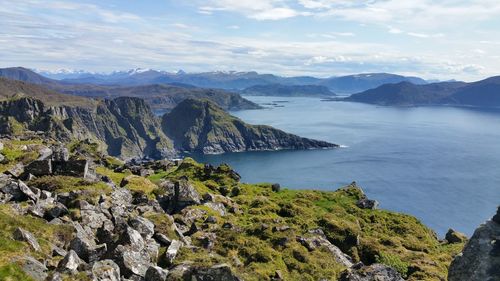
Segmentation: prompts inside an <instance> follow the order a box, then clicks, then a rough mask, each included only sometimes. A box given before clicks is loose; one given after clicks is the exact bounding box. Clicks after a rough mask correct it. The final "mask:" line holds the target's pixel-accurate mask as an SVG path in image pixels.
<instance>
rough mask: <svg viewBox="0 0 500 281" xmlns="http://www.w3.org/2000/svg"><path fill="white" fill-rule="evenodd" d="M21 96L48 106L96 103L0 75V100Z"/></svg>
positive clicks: (82, 105) (83, 105)
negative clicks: (31, 98) (37, 100)
mask: <svg viewBox="0 0 500 281" xmlns="http://www.w3.org/2000/svg"><path fill="white" fill-rule="evenodd" d="M23 96H27V97H33V98H36V99H39V100H41V101H43V102H44V103H45V104H46V105H49V106H54V105H67V106H80V107H92V106H95V104H96V103H97V102H96V101H94V100H91V99H88V98H83V97H76V96H71V95H65V94H60V93H57V92H55V91H52V90H48V89H47V88H45V87H42V86H40V85H35V84H30V83H25V82H22V81H17V80H10V79H6V78H2V77H0V101H1V100H8V99H11V98H16V97H23Z"/></svg>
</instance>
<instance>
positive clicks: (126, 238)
mask: <svg viewBox="0 0 500 281" xmlns="http://www.w3.org/2000/svg"><path fill="white" fill-rule="evenodd" d="M118 242H119V243H120V244H122V245H128V246H129V247H130V248H131V249H133V250H135V251H141V250H142V249H144V247H145V246H146V244H145V241H144V239H143V238H142V235H141V234H140V233H139V232H138V231H137V230H135V229H133V228H131V227H127V229H125V231H124V232H123V233H122V235H121V236H120V239H119V241H118Z"/></svg>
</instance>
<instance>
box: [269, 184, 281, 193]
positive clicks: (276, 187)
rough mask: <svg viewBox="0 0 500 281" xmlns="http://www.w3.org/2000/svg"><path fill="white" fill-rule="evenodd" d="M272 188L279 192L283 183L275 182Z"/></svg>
mask: <svg viewBox="0 0 500 281" xmlns="http://www.w3.org/2000/svg"><path fill="white" fill-rule="evenodd" d="M271 189H272V190H273V191H274V192H279V191H280V190H281V185H280V184H279V183H275V184H273V185H271Z"/></svg>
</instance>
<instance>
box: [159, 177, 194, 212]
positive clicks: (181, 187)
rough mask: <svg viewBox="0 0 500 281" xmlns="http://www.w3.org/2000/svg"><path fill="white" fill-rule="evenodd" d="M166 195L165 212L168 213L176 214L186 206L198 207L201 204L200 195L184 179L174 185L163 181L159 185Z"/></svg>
mask: <svg viewBox="0 0 500 281" xmlns="http://www.w3.org/2000/svg"><path fill="white" fill-rule="evenodd" d="M160 187H162V188H164V189H165V190H166V191H167V193H168V198H167V199H168V200H167V201H168V205H167V206H166V207H167V211H168V212H169V213H172V212H178V211H180V210H182V209H184V208H185V207H187V206H191V205H199V204H200V203H201V197H200V194H198V192H197V191H196V189H195V188H194V187H193V186H192V185H191V184H190V183H189V181H188V180H186V179H181V180H179V181H177V182H175V183H174V184H172V183H171V182H170V181H164V182H162V183H161V184H160Z"/></svg>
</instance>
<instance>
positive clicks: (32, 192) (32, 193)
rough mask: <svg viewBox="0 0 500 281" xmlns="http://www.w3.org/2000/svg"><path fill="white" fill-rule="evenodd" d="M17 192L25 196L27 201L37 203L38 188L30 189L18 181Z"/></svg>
mask: <svg viewBox="0 0 500 281" xmlns="http://www.w3.org/2000/svg"><path fill="white" fill-rule="evenodd" d="M17 184H18V186H19V190H20V191H21V192H22V193H23V194H24V196H26V197H27V198H28V199H31V200H33V201H37V200H38V198H39V197H40V190H39V189H38V188H30V187H28V186H27V185H26V184H25V183H24V182H22V181H18V183H17Z"/></svg>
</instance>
